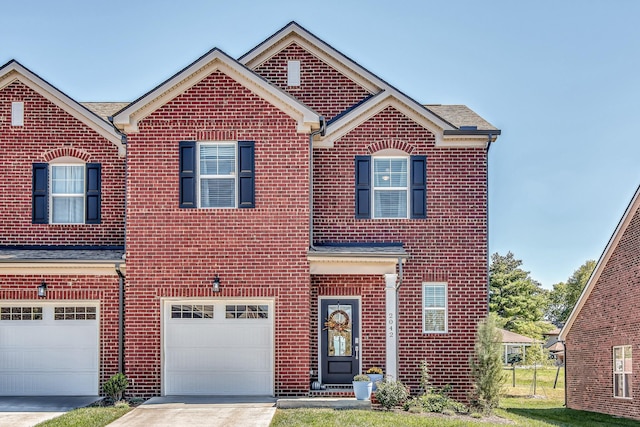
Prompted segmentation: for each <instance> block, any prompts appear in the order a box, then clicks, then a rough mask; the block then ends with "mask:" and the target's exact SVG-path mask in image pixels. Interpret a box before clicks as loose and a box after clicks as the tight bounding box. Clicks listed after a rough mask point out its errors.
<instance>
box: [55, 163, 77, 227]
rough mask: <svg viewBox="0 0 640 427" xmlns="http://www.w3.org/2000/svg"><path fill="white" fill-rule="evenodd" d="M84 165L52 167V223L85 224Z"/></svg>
mask: <svg viewBox="0 0 640 427" xmlns="http://www.w3.org/2000/svg"><path fill="white" fill-rule="evenodd" d="M84 181H85V167H84V165H51V194H50V197H51V199H50V202H51V223H52V224H82V223H83V222H84V204H85V203H84V197H85V195H84V193H85V190H84V189H85V185H84Z"/></svg>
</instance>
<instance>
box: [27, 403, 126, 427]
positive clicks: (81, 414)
mask: <svg viewBox="0 0 640 427" xmlns="http://www.w3.org/2000/svg"><path fill="white" fill-rule="evenodd" d="M131 409H132V408H130V407H128V406H95V407H88V408H79V409H74V410H73V411H69V412H67V413H65V414H63V415H60V416H59V417H56V418H53V419H51V420H48V421H44V422H42V423H40V424H37V425H36V427H102V426H106V425H107V424H109V423H111V422H113V421H115V420H117V419H118V418H120V417H121V416H123V415H124V414H126V413H127V412H129V411H130V410H131Z"/></svg>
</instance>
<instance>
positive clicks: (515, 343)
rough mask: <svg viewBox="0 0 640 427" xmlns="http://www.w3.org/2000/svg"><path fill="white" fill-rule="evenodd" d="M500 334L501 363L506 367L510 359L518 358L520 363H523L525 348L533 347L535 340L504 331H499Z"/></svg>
mask: <svg viewBox="0 0 640 427" xmlns="http://www.w3.org/2000/svg"><path fill="white" fill-rule="evenodd" d="M500 333H501V334H502V348H503V350H504V354H503V358H502V362H503V363H504V364H505V365H507V364H509V363H511V361H512V358H514V357H518V356H519V358H520V361H521V362H522V363H524V361H525V357H526V355H527V347H531V346H532V345H534V344H535V340H534V339H533V338H530V337H525V336H524V335H520V334H516V333H515V332H511V331H507V330H506V329H500Z"/></svg>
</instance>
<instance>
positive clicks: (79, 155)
mask: <svg viewBox="0 0 640 427" xmlns="http://www.w3.org/2000/svg"><path fill="white" fill-rule="evenodd" d="M59 157H75V158H76V159H80V160H82V161H83V162H85V163H89V160H91V155H90V154H89V153H87V152H86V151H84V150H80V149H78V148H73V147H61V148H55V149H53V150H51V151H47V152H46V153H44V159H45V161H46V162H47V163H48V162H50V161H52V160H54V159H57V158H59Z"/></svg>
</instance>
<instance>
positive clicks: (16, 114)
mask: <svg viewBox="0 0 640 427" xmlns="http://www.w3.org/2000/svg"><path fill="white" fill-rule="evenodd" d="M11 126H24V102H12V103H11Z"/></svg>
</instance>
